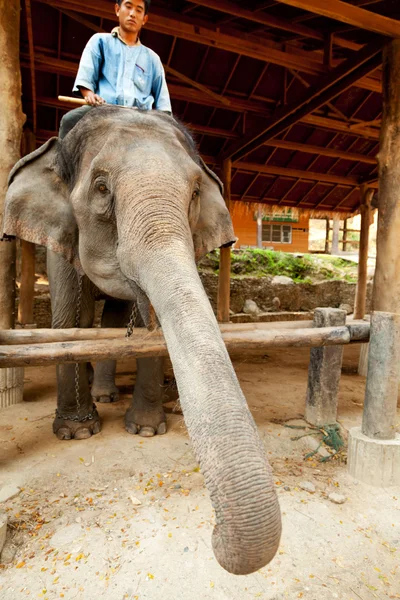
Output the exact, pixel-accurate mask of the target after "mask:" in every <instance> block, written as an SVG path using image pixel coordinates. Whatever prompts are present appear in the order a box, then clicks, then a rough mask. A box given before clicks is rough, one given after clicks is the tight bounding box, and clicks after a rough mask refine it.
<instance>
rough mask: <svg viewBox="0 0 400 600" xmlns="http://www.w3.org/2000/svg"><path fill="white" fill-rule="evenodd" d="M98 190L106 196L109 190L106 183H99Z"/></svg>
mask: <svg viewBox="0 0 400 600" xmlns="http://www.w3.org/2000/svg"><path fill="white" fill-rule="evenodd" d="M97 189H98V190H99V192H101V193H102V194H104V193H105V192H108V190H107V186H106V185H105V184H104V183H99V185H98V186H97Z"/></svg>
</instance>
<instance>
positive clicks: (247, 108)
mask: <svg viewBox="0 0 400 600" xmlns="http://www.w3.org/2000/svg"><path fill="white" fill-rule="evenodd" d="M21 59H22V62H21V66H22V67H23V68H24V67H27V68H29V54H24V52H22V53H21ZM35 67H36V69H37V70H39V71H44V72H47V73H55V74H58V75H66V76H69V77H75V75H76V72H77V69H78V63H77V62H72V61H68V60H62V59H61V60H60V59H58V58H55V57H52V56H48V55H45V54H40V53H39V52H38V51H36V53H35ZM168 87H169V91H170V94H171V96H172V97H173V98H175V99H176V100H185V101H186V102H194V103H195V104H200V105H204V106H213V107H217V108H218V107H220V103H219V102H218V101H217V100H215V99H214V98H212V97H211V96H208V95H204V94H202V93H200V91H199V90H196V89H194V88H188V87H185V86H180V85H177V84H174V83H169V85H168ZM225 97H227V98H228V99H229V100H230V106H229V109H230V110H233V111H237V112H252V113H256V114H262V115H264V116H268V115H269V114H270V113H268V112H267V111H266V105H267V104H272V103H273V102H274V101H273V100H272V99H269V98H265V97H262V98H261V97H259V99H257V98H254V99H253V100H247V99H243V98H240V97H237V96H233V95H227V96H225ZM66 108H70V107H66ZM300 121H301V122H302V123H305V124H306V125H311V126H313V127H319V128H321V129H327V130H328V131H337V132H340V133H347V134H350V135H356V136H360V137H364V138H367V139H371V140H379V129H377V128H375V129H374V128H373V127H367V126H366V125H365V124H364V123H362V122H361V123H359V124H357V130H355V131H352V130H351V129H350V125H351V123H346V122H343V121H339V120H337V119H333V118H331V117H325V116H320V115H317V114H312V115H306V116H305V117H303V118H302V119H300Z"/></svg>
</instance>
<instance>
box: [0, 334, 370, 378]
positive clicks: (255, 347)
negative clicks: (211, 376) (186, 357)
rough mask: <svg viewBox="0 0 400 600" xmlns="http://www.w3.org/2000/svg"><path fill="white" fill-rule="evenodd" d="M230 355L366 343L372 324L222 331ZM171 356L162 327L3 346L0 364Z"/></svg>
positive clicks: (1, 347) (56, 362)
mask: <svg viewBox="0 0 400 600" xmlns="http://www.w3.org/2000/svg"><path fill="white" fill-rule="evenodd" d="M222 338H223V340H224V342H225V345H226V348H227V350H228V352H229V353H230V354H231V355H237V354H239V355H240V354H241V355H242V354H243V353H247V354H255V355H258V354H263V353H265V350H266V349H267V348H287V347H295V348H309V347H315V346H338V345H339V346H341V345H343V344H352V343H360V342H361V343H366V342H368V339H369V324H368V323H360V324H357V325H352V326H344V327H315V328H314V327H306V328H305V329H301V328H294V329H286V330H285V329H275V330H271V331H268V330H260V329H256V330H250V331H249V330H245V331H243V330H231V331H227V332H224V333H222ZM150 356H168V349H167V345H166V343H165V340H164V336H163V335H162V332H161V330H158V331H155V332H148V331H147V330H146V332H145V333H144V334H143V333H142V334H138V333H137V332H135V331H134V333H133V335H132V337H131V338H129V339H108V340H104V339H103V340H83V341H77V342H54V343H48V344H24V345H21V346H19V345H12V346H0V368H4V367H18V366H32V367H33V366H45V365H54V364H60V363H72V362H88V361H99V360H106V359H124V358H135V357H139V358H144V357H150Z"/></svg>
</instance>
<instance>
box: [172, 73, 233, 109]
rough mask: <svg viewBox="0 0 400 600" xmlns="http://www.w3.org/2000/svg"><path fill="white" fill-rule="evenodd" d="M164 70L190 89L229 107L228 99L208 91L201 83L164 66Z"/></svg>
mask: <svg viewBox="0 0 400 600" xmlns="http://www.w3.org/2000/svg"><path fill="white" fill-rule="evenodd" d="M164 69H165V70H166V72H167V73H169V74H170V75H173V76H174V77H176V78H177V79H180V80H181V81H184V82H185V83H188V84H189V85H191V86H192V87H194V88H196V89H198V90H200V91H201V92H202V93H203V94H207V95H208V96H211V97H212V98H214V99H215V100H217V102H219V104H220V105H223V106H225V107H226V106H228V107H229V105H230V100H229V98H225V97H224V96H221V95H220V94H216V93H215V92H213V91H212V90H210V88H208V87H207V86H206V85H203V84H202V83H199V82H198V81H195V80H194V79H191V78H190V77H187V76H186V75H184V74H183V73H180V72H179V71H177V70H176V69H173V68H172V67H170V66H169V65H164Z"/></svg>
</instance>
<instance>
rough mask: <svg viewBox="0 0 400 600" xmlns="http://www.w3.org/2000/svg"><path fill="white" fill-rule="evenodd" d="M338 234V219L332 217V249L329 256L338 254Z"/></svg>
mask: <svg viewBox="0 0 400 600" xmlns="http://www.w3.org/2000/svg"><path fill="white" fill-rule="evenodd" d="M339 232H340V219H339V217H337V216H334V217H333V225H332V248H331V254H339Z"/></svg>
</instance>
